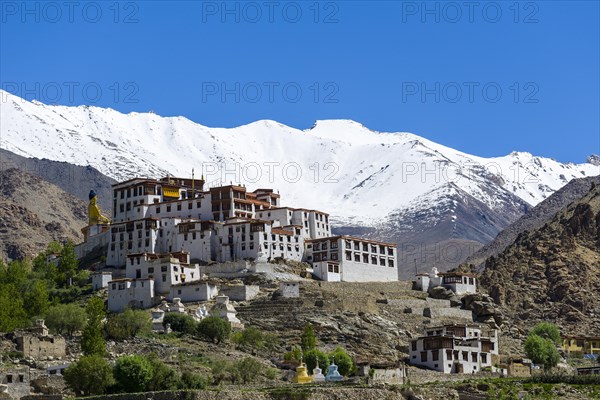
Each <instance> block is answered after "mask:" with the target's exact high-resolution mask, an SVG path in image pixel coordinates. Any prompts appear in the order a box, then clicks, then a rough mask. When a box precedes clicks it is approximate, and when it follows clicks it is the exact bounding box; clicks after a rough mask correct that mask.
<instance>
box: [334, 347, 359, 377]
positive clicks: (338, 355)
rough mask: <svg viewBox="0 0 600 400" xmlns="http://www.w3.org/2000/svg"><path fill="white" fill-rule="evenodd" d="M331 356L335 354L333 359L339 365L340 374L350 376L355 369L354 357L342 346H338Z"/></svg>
mask: <svg viewBox="0 0 600 400" xmlns="http://www.w3.org/2000/svg"><path fill="white" fill-rule="evenodd" d="M331 356H333V359H334V361H335V363H336V364H337V366H338V372H339V373H340V375H344V376H348V375H349V374H350V373H351V372H352V371H353V370H354V363H353V362H352V358H351V357H350V356H349V355H348V353H346V350H344V349H343V348H342V347H337V348H336V349H335V350H334V351H333V353H331Z"/></svg>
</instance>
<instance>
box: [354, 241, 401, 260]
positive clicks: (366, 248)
mask: <svg viewBox="0 0 600 400" xmlns="http://www.w3.org/2000/svg"><path fill="white" fill-rule="evenodd" d="M345 244H346V248H347V249H352V247H354V250H360V249H361V247H362V251H367V252H368V251H369V248H370V249H371V253H377V252H378V251H377V250H378V247H379V254H385V253H386V248H387V254H388V255H390V256H392V255H394V248H393V247H389V246H385V245H383V244H380V245H375V244H369V243H365V242H358V241H352V240H348V239H346V240H345ZM361 244H362V246H361Z"/></svg>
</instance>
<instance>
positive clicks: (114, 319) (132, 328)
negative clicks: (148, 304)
mask: <svg viewBox="0 0 600 400" xmlns="http://www.w3.org/2000/svg"><path fill="white" fill-rule="evenodd" d="M151 326H152V322H151V319H150V316H149V315H148V313H147V312H146V311H143V310H132V309H130V308H128V309H126V310H125V311H123V312H122V313H119V314H113V315H111V316H110V317H109V318H108V321H107V323H106V333H107V335H108V337H110V338H113V339H116V340H123V339H127V338H130V337H135V336H138V335H139V334H143V333H147V332H150V328H151Z"/></svg>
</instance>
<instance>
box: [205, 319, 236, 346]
mask: <svg viewBox="0 0 600 400" xmlns="http://www.w3.org/2000/svg"><path fill="white" fill-rule="evenodd" d="M197 332H198V335H199V336H203V337H206V338H208V339H210V340H211V341H212V342H213V343H217V344H219V343H221V342H222V341H223V340H225V339H227V338H228V337H229V334H230V333H231V325H230V324H229V322H227V321H225V320H223V319H221V318H219V317H206V318H204V319H203V320H202V321H200V323H199V324H198V328H197Z"/></svg>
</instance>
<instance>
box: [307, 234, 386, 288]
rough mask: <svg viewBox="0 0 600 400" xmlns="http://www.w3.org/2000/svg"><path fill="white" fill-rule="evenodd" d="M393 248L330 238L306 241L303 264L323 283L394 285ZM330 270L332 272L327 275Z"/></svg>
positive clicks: (354, 239)
mask: <svg viewBox="0 0 600 400" xmlns="http://www.w3.org/2000/svg"><path fill="white" fill-rule="evenodd" d="M396 252H397V250H396V245H394V244H392V243H384V242H377V241H373V240H367V239H361V238H356V237H351V236H333V237H328V238H322V239H314V240H310V241H307V245H306V252H305V258H304V260H305V261H307V262H310V263H312V264H313V273H314V274H315V275H316V276H317V277H319V278H320V279H323V280H338V276H337V273H336V272H335V271H336V268H335V263H338V265H339V280H341V281H345V282H369V281H379V282H385V281H397V280H398V263H397V254H396ZM331 269H332V271H330V270H331Z"/></svg>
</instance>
